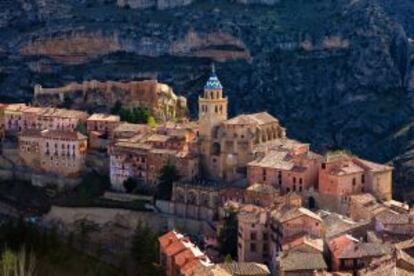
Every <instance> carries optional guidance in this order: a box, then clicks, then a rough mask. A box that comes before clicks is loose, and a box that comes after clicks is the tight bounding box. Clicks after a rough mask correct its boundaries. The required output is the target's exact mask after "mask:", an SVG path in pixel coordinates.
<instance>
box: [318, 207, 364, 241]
mask: <svg viewBox="0 0 414 276" xmlns="http://www.w3.org/2000/svg"><path fill="white" fill-rule="evenodd" d="M318 214H319V216H321V218H322V219H323V222H324V225H325V236H326V237H327V238H334V237H339V236H341V235H343V234H345V233H349V232H351V231H352V230H354V229H360V228H367V227H368V226H369V224H370V221H369V220H365V221H358V222H356V221H354V220H352V219H351V218H348V217H346V216H342V215H340V214H337V213H331V212H328V211H324V210H320V211H319V212H318Z"/></svg>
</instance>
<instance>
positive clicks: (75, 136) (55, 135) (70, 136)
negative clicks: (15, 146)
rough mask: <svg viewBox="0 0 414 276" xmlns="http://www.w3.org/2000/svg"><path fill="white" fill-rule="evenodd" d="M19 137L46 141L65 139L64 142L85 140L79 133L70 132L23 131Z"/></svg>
mask: <svg viewBox="0 0 414 276" xmlns="http://www.w3.org/2000/svg"><path fill="white" fill-rule="evenodd" d="M19 137H38V138H48V139H65V140H86V139H87V137H86V136H85V135H83V134H81V133H80V132H77V131H71V130H43V131H40V130H30V129H27V130H23V131H22V132H21V133H20V134H19Z"/></svg>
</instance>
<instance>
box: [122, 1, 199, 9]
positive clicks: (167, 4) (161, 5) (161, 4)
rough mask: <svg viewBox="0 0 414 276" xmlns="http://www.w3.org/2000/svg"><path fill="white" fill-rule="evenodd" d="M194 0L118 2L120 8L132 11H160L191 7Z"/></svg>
mask: <svg viewBox="0 0 414 276" xmlns="http://www.w3.org/2000/svg"><path fill="white" fill-rule="evenodd" d="M192 2H193V0H117V4H118V6H119V7H122V8H124V7H129V8H132V9H148V8H157V9H159V10H165V9H171V8H176V7H182V6H187V5H190V4H191V3H192Z"/></svg>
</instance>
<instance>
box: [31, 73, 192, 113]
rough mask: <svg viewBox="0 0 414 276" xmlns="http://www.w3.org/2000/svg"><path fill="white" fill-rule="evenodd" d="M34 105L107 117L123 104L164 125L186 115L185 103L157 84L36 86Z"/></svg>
mask: <svg viewBox="0 0 414 276" xmlns="http://www.w3.org/2000/svg"><path fill="white" fill-rule="evenodd" d="M34 103H35V104H36V105H40V106H62V105H64V106H66V107H70V108H73V109H82V110H90V111H94V110H95V111H100V112H102V111H104V112H108V113H109V112H110V111H111V109H112V108H113V107H114V105H115V104H117V103H120V104H121V105H122V106H123V107H136V106H140V107H145V108H148V109H149V110H150V111H151V113H152V114H154V115H155V116H156V117H157V119H158V120H161V121H166V120H174V119H176V118H182V117H184V116H186V112H187V101H186V99H185V98H184V97H178V96H177V95H176V94H175V93H174V92H173V90H172V88H171V87H170V86H168V85H166V84H163V83H159V82H157V81H155V80H148V81H134V82H125V83H124V82H113V81H108V82H99V81H85V82H83V83H70V84H68V85H66V86H63V87H58V88H43V87H42V86H40V85H36V86H35V89H34Z"/></svg>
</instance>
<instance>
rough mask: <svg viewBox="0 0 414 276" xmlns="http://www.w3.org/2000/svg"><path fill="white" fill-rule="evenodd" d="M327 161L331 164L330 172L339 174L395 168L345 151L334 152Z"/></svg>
mask: <svg viewBox="0 0 414 276" xmlns="http://www.w3.org/2000/svg"><path fill="white" fill-rule="evenodd" d="M327 163H330V164H331V166H330V168H329V169H328V173H330V174H332V175H338V176H341V175H348V174H355V173H362V172H365V171H372V172H382V171H389V170H392V169H393V168H392V167H390V166H386V165H382V164H378V163H374V162H371V161H367V160H363V159H361V158H358V157H355V156H351V155H349V154H344V153H340V154H334V155H333V156H331V157H328V158H327Z"/></svg>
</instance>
